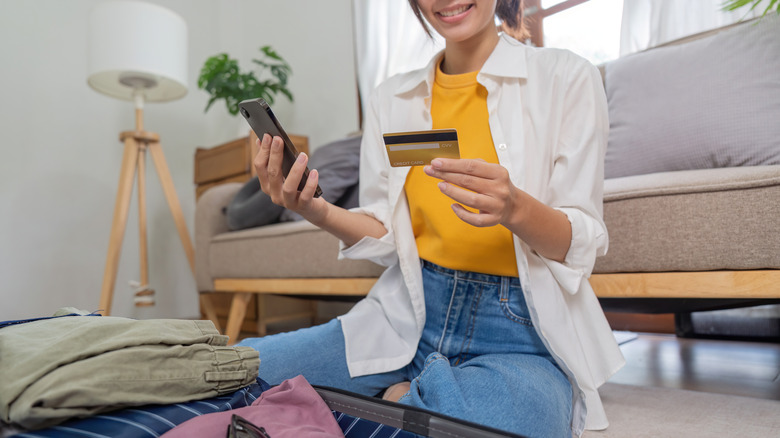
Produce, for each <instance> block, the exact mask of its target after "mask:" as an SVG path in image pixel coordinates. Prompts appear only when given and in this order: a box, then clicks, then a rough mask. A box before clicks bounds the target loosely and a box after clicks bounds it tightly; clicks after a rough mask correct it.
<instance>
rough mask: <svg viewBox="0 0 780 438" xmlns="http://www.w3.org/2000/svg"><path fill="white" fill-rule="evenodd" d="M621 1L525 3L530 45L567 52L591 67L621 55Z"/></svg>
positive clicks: (545, 0)
mask: <svg viewBox="0 0 780 438" xmlns="http://www.w3.org/2000/svg"><path fill="white" fill-rule="evenodd" d="M622 14H623V0H564V1H561V0H526V1H525V15H526V17H527V23H528V27H529V31H530V33H531V43H532V44H533V45H535V46H539V47H541V46H545V47H557V48H563V49H569V50H571V51H573V52H574V53H577V54H578V55H580V56H582V57H583V58H586V59H587V60H589V61H590V62H592V63H594V64H601V63H603V62H606V61H609V60H612V59H616V58H617V57H618V56H619V54H620V23H621V19H622Z"/></svg>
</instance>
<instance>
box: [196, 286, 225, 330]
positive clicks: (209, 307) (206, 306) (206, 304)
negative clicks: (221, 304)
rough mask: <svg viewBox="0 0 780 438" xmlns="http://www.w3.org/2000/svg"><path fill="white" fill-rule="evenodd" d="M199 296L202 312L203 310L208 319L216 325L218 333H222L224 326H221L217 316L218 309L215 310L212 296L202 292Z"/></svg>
mask: <svg viewBox="0 0 780 438" xmlns="http://www.w3.org/2000/svg"><path fill="white" fill-rule="evenodd" d="M199 295H200V308H201V310H203V313H204V314H205V315H206V318H207V319H209V320H211V322H213V323H214V327H215V328H216V329H217V331H218V332H220V333H222V326H221V325H220V324H219V317H218V316H217V311H216V309H214V303H213V301H211V296H210V295H208V294H206V293H204V292H201V293H200V294H199Z"/></svg>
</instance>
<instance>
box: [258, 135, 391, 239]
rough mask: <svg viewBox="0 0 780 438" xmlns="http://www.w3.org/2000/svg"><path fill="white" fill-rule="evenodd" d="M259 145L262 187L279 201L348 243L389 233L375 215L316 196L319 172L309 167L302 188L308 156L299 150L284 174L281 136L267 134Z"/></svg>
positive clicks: (272, 198)
mask: <svg viewBox="0 0 780 438" xmlns="http://www.w3.org/2000/svg"><path fill="white" fill-rule="evenodd" d="M257 144H258V145H259V146H260V148H259V150H258V152H257V156H255V160H254V165H255V170H256V171H257V178H258V179H259V180H260V187H261V188H262V190H263V191H264V192H265V193H266V194H267V195H268V196H270V197H271V200H272V201H273V202H274V203H275V204H277V205H281V206H282V207H285V208H287V209H289V210H292V211H294V212H296V213H298V214H299V215H301V216H303V218H304V219H306V220H307V221H309V222H311V223H312V224H314V225H316V226H318V227H320V228H322V229H323V230H325V231H327V232H329V233H331V234H333V235H334V236H336V237H337V238H338V239H339V240H341V241H343V242H344V243H345V244H346V245H347V246H352V245H354V244H355V243H357V242H358V241H359V240H360V239H362V238H364V237H365V236H371V237H374V238H377V239H378V238H380V237H382V236H384V235H385V234H386V233H387V230H386V229H385V226H384V225H383V224H382V223H381V222H379V221H378V220H377V219H375V218H374V217H372V216H369V215H366V214H361V213H355V212H352V211H349V210H345V209H343V208H341V207H337V206H335V205H333V204H331V203H329V202H328V201H326V200H325V199H323V198H322V197H319V198H315V197H314V192H315V191H316V189H317V182H318V181H319V174H318V173H317V171H316V170H315V169H311V170H310V171H309V177H308V179H307V180H306V185H304V187H303V190H301V191H300V192H299V191H298V186H299V185H300V182H301V178H302V177H303V172H304V170H306V163H308V162H309V157H307V156H306V154H303V153H301V154H299V155H298V159H296V160H295V164H293V167H292V169H290V173H289V174H287V178H285V177H284V176H283V175H282V153H283V149H284V142H283V140H282V139H281V138H280V137H274V138H273V139H272V138H271V136H270V135H268V134H265V135H264V136H263V138H262V139H258V140H257Z"/></svg>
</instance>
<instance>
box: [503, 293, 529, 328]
mask: <svg viewBox="0 0 780 438" xmlns="http://www.w3.org/2000/svg"><path fill="white" fill-rule="evenodd" d="M499 305H500V307H501V311H502V312H504V315H505V316H506V317H507V318H508V319H510V320H512V321H514V322H516V323H518V324H523V325H527V326H529V327H533V322H531V313H530V311H529V310H528V306H527V305H526V304H525V296H524V295H523V288H522V287H520V285H502V287H501V293H500V294H499Z"/></svg>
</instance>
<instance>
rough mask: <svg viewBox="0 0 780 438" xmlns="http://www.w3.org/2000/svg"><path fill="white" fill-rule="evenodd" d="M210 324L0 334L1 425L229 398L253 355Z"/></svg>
mask: <svg viewBox="0 0 780 438" xmlns="http://www.w3.org/2000/svg"><path fill="white" fill-rule="evenodd" d="M226 344H227V337H226V336H222V335H220V334H219V333H218V332H217V330H216V328H215V327H214V324H213V323H212V322H211V321H191V320H177V319H156V320H134V319H129V318H120V317H111V316H67V317H60V318H53V319H44V320H39V321H32V322H28V323H24V324H18V325H12V326H8V327H4V328H2V329H0V352H2V354H0V376H2V379H0V419H2V420H3V421H5V422H7V423H11V424H14V425H18V426H21V427H24V428H26V429H38V428H42V427H48V426H52V425H55V424H58V423H60V422H62V421H65V420H67V419H70V418H74V417H86V416H91V415H94V414H97V413H101V412H107V411H110V410H116V409H120V408H125V407H129V406H141V405H148V404H171V403H180V402H185V401H191V400H198V399H204V398H208V397H213V396H216V395H220V394H225V393H229V392H233V391H235V390H237V389H239V388H241V387H244V386H246V385H249V384H251V383H252V382H254V381H255V379H256V378H257V369H258V366H259V364H260V360H259V357H258V353H257V351H255V350H254V349H252V348H248V347H228V346H226Z"/></svg>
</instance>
